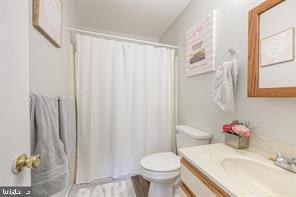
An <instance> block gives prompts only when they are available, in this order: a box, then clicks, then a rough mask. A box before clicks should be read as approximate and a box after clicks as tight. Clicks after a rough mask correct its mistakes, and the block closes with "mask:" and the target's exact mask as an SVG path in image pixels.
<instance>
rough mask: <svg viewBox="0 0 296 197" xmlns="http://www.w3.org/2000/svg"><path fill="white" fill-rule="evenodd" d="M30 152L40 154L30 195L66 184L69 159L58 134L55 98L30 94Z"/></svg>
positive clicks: (43, 193)
mask: <svg viewBox="0 0 296 197" xmlns="http://www.w3.org/2000/svg"><path fill="white" fill-rule="evenodd" d="M30 108H31V109H30V113H31V118H30V124H31V125H30V126H31V154H40V155H41V165H40V166H39V167H38V168H36V169H35V170H33V171H32V177H31V178H32V193H33V194H32V196H33V197H45V196H46V197H47V196H50V195H52V194H55V193H57V192H59V191H61V190H63V189H65V188H66V186H67V182H68V160H67V156H66V154H65V151H64V145H63V143H62V142H61V140H60V138H59V114H58V101H57V99H56V98H49V97H44V96H40V95H31V106H30Z"/></svg>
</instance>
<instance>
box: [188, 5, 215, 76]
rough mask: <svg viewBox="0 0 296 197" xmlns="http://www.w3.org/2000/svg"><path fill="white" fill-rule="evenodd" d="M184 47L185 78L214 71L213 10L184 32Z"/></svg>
mask: <svg viewBox="0 0 296 197" xmlns="http://www.w3.org/2000/svg"><path fill="white" fill-rule="evenodd" d="M185 46H186V49H185V73H186V76H187V77H190V76H193V75H197V74H202V73H206V72H210V71H214V70H215V50H216V48H215V47H216V11H215V10H214V11H213V13H211V14H210V15H208V16H207V17H205V18H203V19H202V20H201V21H200V22H198V23H197V24H196V25H194V26H193V27H192V28H191V29H189V30H188V31H187V32H186V34H185Z"/></svg>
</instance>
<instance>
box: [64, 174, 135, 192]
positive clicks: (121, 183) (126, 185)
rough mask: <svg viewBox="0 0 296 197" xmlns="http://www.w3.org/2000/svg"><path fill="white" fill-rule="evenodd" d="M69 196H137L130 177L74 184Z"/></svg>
mask: <svg viewBox="0 0 296 197" xmlns="http://www.w3.org/2000/svg"><path fill="white" fill-rule="evenodd" d="M66 196H67V197H136V194H135V190H134V187H133V183H132V180H131V178H130V177H128V178H124V179H120V180H112V181H110V180H109V181H107V182H106V181H102V180H96V181H93V182H91V183H83V184H76V185H72V186H71V188H70V190H69V192H68V194H67V195H66Z"/></svg>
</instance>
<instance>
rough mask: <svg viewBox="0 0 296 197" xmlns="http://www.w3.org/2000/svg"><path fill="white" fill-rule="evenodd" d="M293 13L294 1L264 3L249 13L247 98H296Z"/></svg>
mask: <svg viewBox="0 0 296 197" xmlns="http://www.w3.org/2000/svg"><path fill="white" fill-rule="evenodd" d="M295 10H296V1H295V0H266V1H264V2H263V3H262V4H260V5H259V6H257V7H255V8H254V9H252V10H251V11H250V12H249V32H248V34H249V41H248V45H249V46H248V96H249V97H296V58H295V56H296V55H295V51H296V50H295V45H296V38H295V37H296V12H295Z"/></svg>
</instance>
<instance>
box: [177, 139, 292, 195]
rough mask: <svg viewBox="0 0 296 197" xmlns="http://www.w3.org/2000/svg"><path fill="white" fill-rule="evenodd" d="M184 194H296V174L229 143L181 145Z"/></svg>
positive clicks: (181, 183) (261, 155)
mask: <svg viewBox="0 0 296 197" xmlns="http://www.w3.org/2000/svg"><path fill="white" fill-rule="evenodd" d="M179 154H180V156H181V181H180V188H181V191H180V193H181V196H182V197H193V196H206V197H210V196H223V197H224V196H254V195H257V196H258V195H259V196H260V195H261V196H296V174H295V173H292V172H289V171H287V170H284V169H282V168H279V167H277V166H275V165H274V163H273V161H271V160H268V158H267V156H266V155H263V154H259V153H256V152H252V151H250V150H248V149H245V150H238V149H234V148H231V147H229V146H227V145H225V144H210V145H204V146H196V147H188V148H182V149H179Z"/></svg>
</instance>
